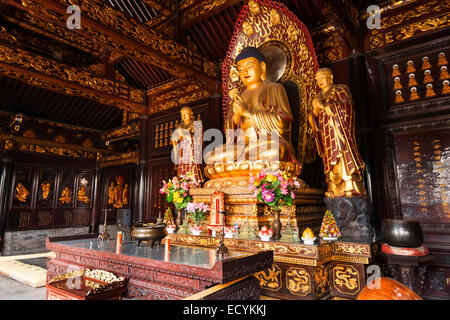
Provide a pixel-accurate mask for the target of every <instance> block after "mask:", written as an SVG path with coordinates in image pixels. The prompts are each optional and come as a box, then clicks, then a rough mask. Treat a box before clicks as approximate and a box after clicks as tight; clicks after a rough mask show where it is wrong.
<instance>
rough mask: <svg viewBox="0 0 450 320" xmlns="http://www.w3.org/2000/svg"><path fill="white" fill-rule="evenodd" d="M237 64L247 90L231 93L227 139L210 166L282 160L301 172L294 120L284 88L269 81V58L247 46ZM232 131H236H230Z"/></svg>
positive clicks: (214, 152) (209, 160)
mask: <svg viewBox="0 0 450 320" xmlns="http://www.w3.org/2000/svg"><path fill="white" fill-rule="evenodd" d="M235 64H236V69H237V71H238V73H239V79H240V81H241V82H242V84H243V85H244V89H243V90H242V91H241V92H237V91H233V92H230V97H231V98H232V103H231V107H232V108H231V110H230V112H229V114H228V116H227V119H226V122H225V131H226V132H225V133H226V135H227V137H226V139H227V141H226V143H225V145H220V146H218V147H216V148H215V149H214V150H212V151H210V152H209V153H207V154H206V156H205V160H206V163H207V165H210V166H211V165H215V164H218V163H223V164H224V163H227V162H230V161H231V162H242V161H268V162H276V161H281V162H286V163H292V164H294V166H293V167H294V168H295V169H293V170H291V172H288V173H289V174H293V175H297V174H299V173H300V171H301V164H300V163H299V162H298V161H297V160H296V158H295V150H294V148H293V147H292V144H291V128H292V123H293V122H294V119H293V116H292V112H291V108H290V106H289V101H288V97H287V94H286V91H285V89H284V87H283V86H282V85H281V84H279V83H275V82H268V81H266V68H267V67H266V63H265V57H264V55H263V54H262V53H261V52H260V51H259V50H258V49H256V48H254V47H246V48H244V49H243V50H242V51H241V52H240V53H239V55H238V56H237V57H236V59H235ZM239 129H240V130H241V131H239ZM227 130H228V132H227ZM229 130H234V131H231V134H230V131H229ZM236 130H237V131H236ZM236 132H237V133H236ZM239 132H241V133H242V134H239ZM276 143H277V144H276ZM207 170H208V166H207Z"/></svg>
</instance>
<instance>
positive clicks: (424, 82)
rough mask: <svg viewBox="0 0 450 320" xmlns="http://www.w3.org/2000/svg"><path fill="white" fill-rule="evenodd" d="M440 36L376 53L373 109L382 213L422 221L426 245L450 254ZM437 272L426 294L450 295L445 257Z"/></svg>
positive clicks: (449, 120) (447, 101)
mask: <svg viewBox="0 0 450 320" xmlns="http://www.w3.org/2000/svg"><path fill="white" fill-rule="evenodd" d="M399 27H400V26H399ZM439 37H440V35H439V34H438V33H436V36H435V37H434V38H433V37H432V36H430V38H429V39H430V40H429V41H428V42H424V43H420V42H418V41H416V42H415V45H414V46H412V44H411V43H409V45H406V44H405V45H404V46H399V47H398V48H397V49H396V50H395V51H391V52H390V53H389V54H387V53H386V52H382V51H381V50H380V51H378V53H377V54H375V55H374V59H375V61H376V62H375V63H374V64H373V65H376V67H373V69H374V71H375V70H376V71H375V72H374V79H375V80H373V88H372V99H371V108H372V109H373V114H374V115H375V116H376V118H377V119H376V122H377V128H376V130H377V133H376V136H377V137H378V138H379V142H380V143H379V144H378V145H376V146H374V147H373V148H374V150H375V152H376V154H377V155H375V158H376V161H375V162H376V166H377V179H379V182H378V183H377V187H378V190H379V191H378V193H379V197H380V200H379V203H378V206H379V208H380V212H379V215H380V219H381V220H382V219H384V218H396V219H413V220H419V221H420V223H421V226H422V229H423V231H424V236H425V245H426V246H427V247H428V248H429V249H430V252H431V254H433V255H436V256H437V257H438V260H439V259H441V258H442V257H444V260H445V257H446V256H448V255H449V253H450V237H449V235H450V211H449V209H448V206H449V204H448V197H449V192H450V188H449V187H448V185H449V182H450V175H449V172H450V170H449V169H450V162H449V156H450V138H449V137H450V116H449V114H450V95H449V94H448V93H449V92H448V79H447V78H449V77H448V74H447V70H446V68H447V66H448V56H449V54H450V40H449V39H448V38H447V37H445V38H439ZM377 55H378V56H377ZM429 270H430V273H427V279H426V290H425V295H426V296H427V297H447V298H448V297H450V290H448V289H449V288H448V285H447V283H450V277H449V275H450V273H449V270H450V268H449V266H448V265H447V266H445V265H441V264H440V263H438V264H436V265H434V266H431V267H430V268H429ZM432 270H434V271H433V272H434V273H433V272H431V271H432ZM439 272H440V273H439ZM438 275H439V276H438ZM443 275H444V276H443ZM432 287H434V288H439V290H437V289H433V288H432Z"/></svg>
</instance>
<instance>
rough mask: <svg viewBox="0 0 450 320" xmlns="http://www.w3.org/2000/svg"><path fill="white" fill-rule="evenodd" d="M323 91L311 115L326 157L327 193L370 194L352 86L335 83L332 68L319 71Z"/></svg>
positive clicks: (319, 82)
mask: <svg viewBox="0 0 450 320" xmlns="http://www.w3.org/2000/svg"><path fill="white" fill-rule="evenodd" d="M316 81H317V84H318V86H319V88H320V89H321V92H320V93H319V94H318V95H317V96H316V97H315V98H314V100H313V101H312V112H311V113H310V114H309V116H308V121H309V124H310V125H311V127H312V129H313V132H314V136H315V140H316V145H317V150H318V153H319V155H320V156H321V157H322V159H323V164H324V173H325V177H326V183H327V185H328V190H327V192H326V193H325V196H326V197H342V196H346V197H349V196H353V195H366V194H367V192H366V189H365V188H364V185H363V181H362V176H361V171H362V170H364V168H365V164H364V162H363V160H362V158H361V155H360V153H359V151H358V148H357V144H356V139H355V111H354V106H353V98H352V96H351V93H350V89H349V88H348V87H347V86H346V85H342V84H338V85H335V84H333V72H332V71H331V69H328V68H322V69H320V70H319V71H318V72H317V73H316Z"/></svg>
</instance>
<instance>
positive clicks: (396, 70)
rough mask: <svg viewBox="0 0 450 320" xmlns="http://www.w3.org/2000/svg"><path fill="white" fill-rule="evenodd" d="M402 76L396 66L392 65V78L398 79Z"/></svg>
mask: <svg viewBox="0 0 450 320" xmlns="http://www.w3.org/2000/svg"><path fill="white" fill-rule="evenodd" d="M401 75H402V74H401V73H400V70H399V69H398V64H394V65H393V66H392V77H393V78H394V77H400V76H401Z"/></svg>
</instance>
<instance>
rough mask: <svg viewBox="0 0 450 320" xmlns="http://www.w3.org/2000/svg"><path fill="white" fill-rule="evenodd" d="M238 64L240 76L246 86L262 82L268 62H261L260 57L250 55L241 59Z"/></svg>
mask: <svg viewBox="0 0 450 320" xmlns="http://www.w3.org/2000/svg"><path fill="white" fill-rule="evenodd" d="M236 65H237V71H238V72H239V78H240V79H241V81H242V83H243V84H244V85H245V86H246V87H249V86H254V85H257V84H259V83H261V82H262V77H263V75H264V74H265V72H266V64H265V63H264V62H259V60H258V59H256V58H254V57H249V58H246V59H242V60H239V61H238V62H237V64H236Z"/></svg>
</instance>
